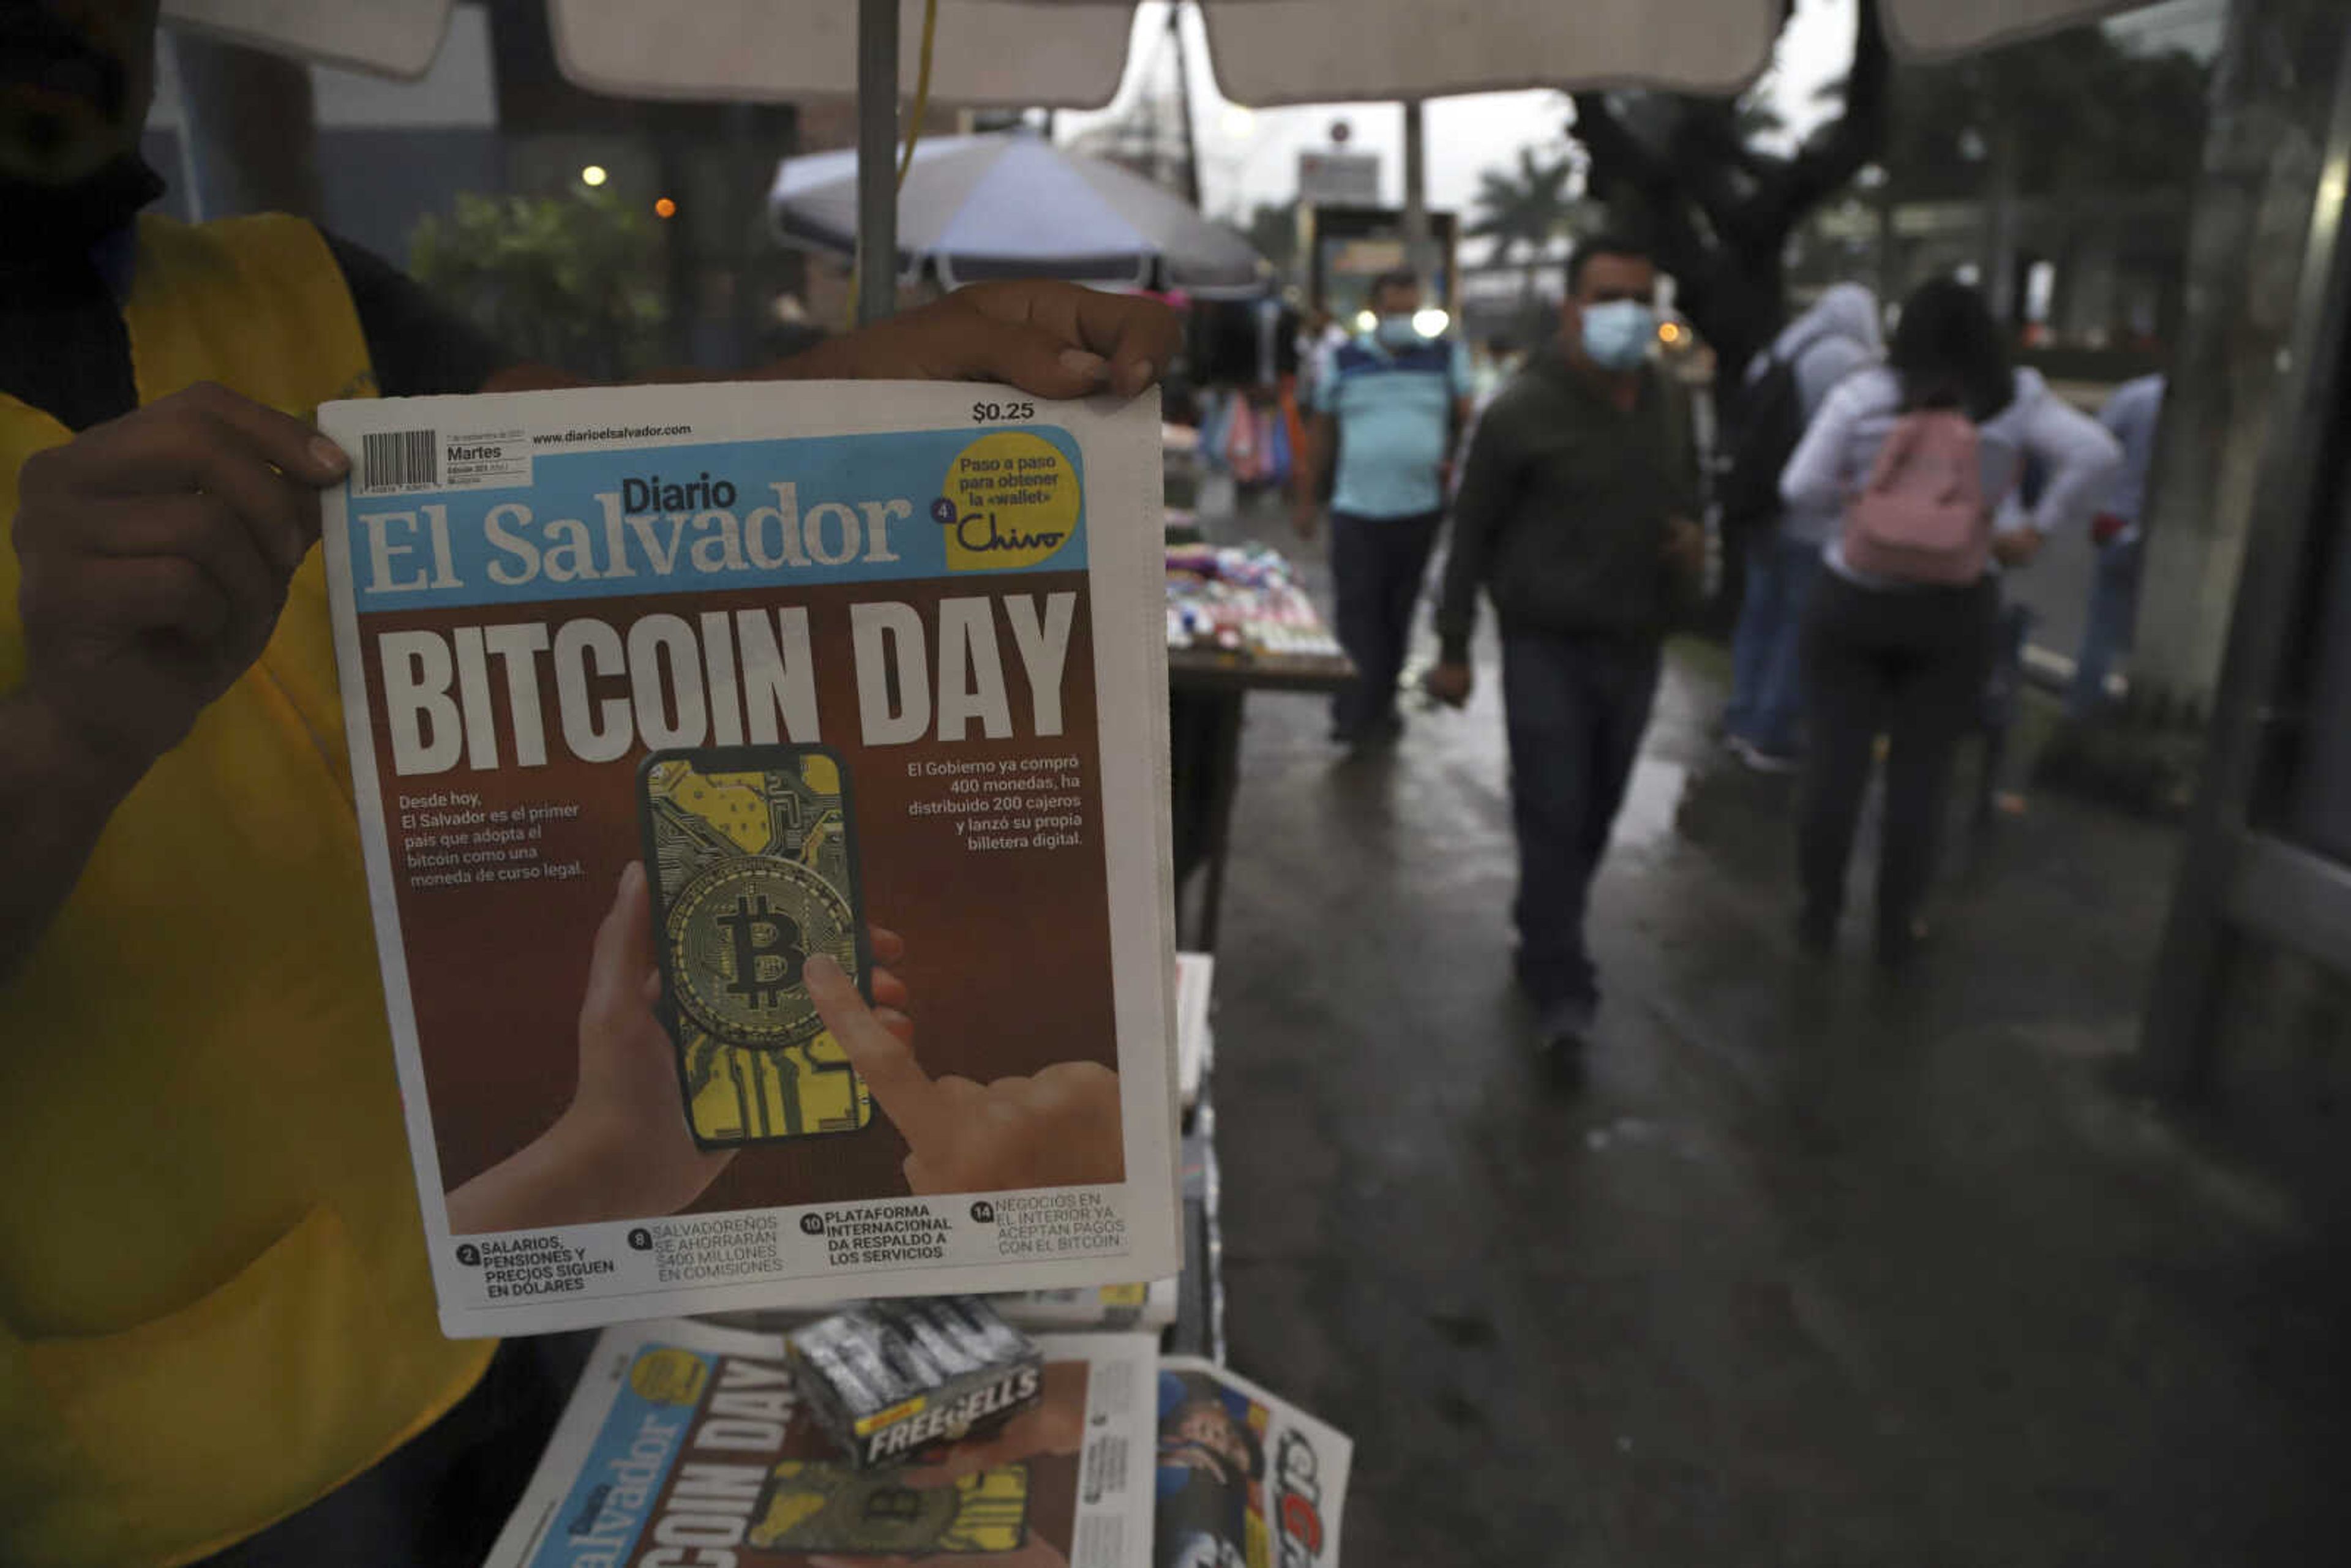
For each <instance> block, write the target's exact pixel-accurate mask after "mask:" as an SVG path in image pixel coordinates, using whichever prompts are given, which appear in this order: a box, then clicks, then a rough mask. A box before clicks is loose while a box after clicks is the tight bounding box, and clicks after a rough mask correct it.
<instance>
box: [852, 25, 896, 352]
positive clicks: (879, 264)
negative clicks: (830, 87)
mask: <svg viewBox="0 0 2351 1568" xmlns="http://www.w3.org/2000/svg"><path fill="white" fill-rule="evenodd" d="M897 164H898V0H857V324H858V325H859V326H861V327H862V326H864V325H866V324H867V323H868V322H872V321H879V320H881V319H883V317H884V316H887V315H889V314H890V312H891V311H893V309H895V308H897V305H898V167H897Z"/></svg>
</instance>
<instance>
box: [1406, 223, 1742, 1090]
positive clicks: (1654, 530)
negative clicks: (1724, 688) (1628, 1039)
mask: <svg viewBox="0 0 2351 1568" xmlns="http://www.w3.org/2000/svg"><path fill="white" fill-rule="evenodd" d="M1656 291H1657V269H1656V263H1655V262H1654V261H1653V260H1652V259H1651V258H1650V256H1649V254H1648V252H1647V250H1646V248H1645V247H1644V246H1640V245H1638V244H1635V243H1634V242H1632V241H1629V240H1625V239H1619V238H1614V237H1601V238H1595V239H1590V240H1586V241H1585V242H1584V243H1583V246H1580V247H1579V248H1578V249H1577V251H1576V254H1575V257H1574V260H1573V262H1572V263H1571V264H1570V266H1569V269H1568V293H1569V298H1568V299H1567V302H1566V305H1565V306H1564V308H1562V312H1561V317H1560V334H1559V338H1558V339H1557V340H1556V341H1554V342H1552V344H1550V345H1548V346H1546V347H1545V348H1543V349H1542V350H1540V351H1539V352H1538V353H1536V354H1535V355H1534V357H1533V358H1532V360H1531V362H1530V363H1529V365H1528V367H1527V369H1526V370H1525V371H1522V372H1521V373H1520V375H1519V377H1518V378H1517V379H1516V380H1515V381H1513V382H1511V383H1510V386H1509V387H1508V388H1506V389H1505V390H1504V391H1503V392H1502V393H1501V395H1500V396H1499V397H1497V398H1496V399H1495V400H1494V402H1493V403H1492V405H1491V406H1490V407H1489V408H1488V409H1487V410H1486V412H1485V413H1484V415H1483V417H1482V418H1480V420H1479V425H1478V434H1477V438H1476V440H1475V441H1473V442H1472V443H1471V444H1470V448H1469V456H1468V462H1467V464H1466V465H1465V472H1464V474H1463V476H1462V484H1461V490H1460V495H1459V497H1458V500H1457V501H1456V503H1455V510H1454V528H1453V543H1452V553H1451V556H1450V558H1449V559H1448V560H1447V566H1446V573H1445V584H1444V592H1443V597H1442V601H1441V602H1440V605H1439V608H1438V611H1437V632H1438V635H1439V637H1440V638H1441V639H1442V640H1443V643H1444V648H1443V653H1442V657H1441V662H1440V663H1439V664H1437V667H1436V668H1435V669H1434V670H1432V671H1431V672H1430V674H1429V675H1428V678H1427V686H1428V690H1429V693H1430V695H1434V696H1436V697H1437V698H1438V699H1439V700H1440V701H1444V702H1448V703H1451V704H1454V705H1455V706H1459V705H1461V704H1463V703H1465V702H1467V701H1468V697H1469V694H1470V689H1471V685H1472V675H1471V671H1470V665H1469V638H1470V632H1471V631H1472V629H1473V627H1474V624H1475V622H1476V619H1477V612H1478V594H1479V590H1480V589H1483V590H1484V591H1486V593H1487V594H1488V596H1489V598H1491V599H1492V601H1493V603H1494V613H1495V617H1496V619H1497V620H1498V621H1499V622H1500V625H1501V633H1502V706H1503V711H1504V718H1505V723H1506V725H1507V727H1508V732H1509V738H1510V800H1511V809H1512V813H1513V818H1514V821H1515V824H1516V827H1517V829H1518V840H1519V893H1518V902H1517V905H1516V911H1515V913H1516V918H1517V924H1518V932H1519V950H1518V977H1519V982H1520V986H1521V987H1522V988H1524V989H1525V991H1526V993H1527V995H1528V997H1529V998H1530V999H1531V1001H1532V1002H1533V1003H1534V1004H1535V1006H1536V1009H1538V1024H1537V1028H1538V1030H1539V1033H1540V1036H1541V1041H1542V1043H1543V1046H1544V1049H1545V1050H1546V1051H1548V1052H1549V1053H1551V1054H1552V1057H1553V1058H1554V1060H1555V1061H1558V1062H1559V1063H1560V1064H1561V1065H1563V1066H1564V1065H1569V1064H1572V1063H1573V1061H1574V1060H1575V1058H1576V1057H1577V1056H1578V1054H1579V1053H1580V1052H1581V1051H1582V1049H1583V1045H1584V1042H1585V1041H1586V1040H1587V1039H1588V1038H1589V1036H1590V1034H1591V1031H1592V1029H1593V1022H1594V1019H1596V1017H1597V1014H1598V1009H1599V1005H1600V987H1599V980H1598V975H1597V973H1596V972H1595V970H1594V968H1593V962H1592V956H1591V953H1590V950H1589V948H1588V947H1587V946H1586V944H1585V941H1584V930H1583V927H1584V910H1585V905H1586V904H1587V903H1588V901H1589V898H1590V894H1591V889H1592V878H1593V873H1594V872H1595V871H1596V870H1597V869H1598V867H1599V863H1600V858H1601V855H1602V852H1604V850H1605V849H1606V848H1607V845H1608V835H1609V831H1610V828H1611V827H1612V825H1613V824H1614V821H1615V818H1616V811H1617V808H1618V807H1619V806H1621V805H1622V804H1623V803H1624V799H1625V786H1626V784H1627V783H1628V782H1629V780H1630V779H1631V777H1632V772H1633V764H1634V760H1635V758H1636V757H1637V756H1638V755H1639V752H1640V746H1641V734H1642V731H1643V730H1644V729H1646V727H1647V726H1648V722H1649V709H1650V706H1651V705H1652V703H1653V702H1654V701H1655V699H1656V689H1657V667H1658V652H1659V647H1660V644H1661V643H1662V641H1663V639H1664V636H1665V632H1666V630H1667V626H1668V624H1669V623H1670V622H1671V621H1672V620H1673V619H1674V617H1675V616H1676V615H1677V613H1678V612H1681V611H1682V610H1684V609H1686V608H1687V604H1688V602H1689V601H1690V599H1691V598H1692V590H1694V589H1695V587H1696V584H1697V580H1698V573H1699V570H1701V568H1702V566H1703V564H1704V559H1705V546H1706V541H1705V536H1704V534H1703V533H1702V532H1701V531H1700V529H1699V528H1698V524H1697V522H1696V521H1695V520H1694V519H1695V518H1696V517H1697V516H1698V454H1697V446H1696V443H1695V441H1694V440H1693V438H1692V434H1691V425H1690V416H1689V407H1688V399H1687V396H1686V395H1685V394H1684V392H1682V389H1681V388H1680V387H1679V386H1678V385H1677V384H1676V383H1675V382H1673V381H1672V379H1671V378H1670V377H1668V376H1667V374H1666V373H1665V372H1664V371H1662V370H1660V369H1659V368H1658V367H1657V366H1656V365H1655V364H1653V363H1652V362H1651V356H1652V350H1654V349H1655V347H1656V341H1657V317H1656Z"/></svg>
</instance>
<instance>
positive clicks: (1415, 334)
mask: <svg viewBox="0 0 2351 1568" xmlns="http://www.w3.org/2000/svg"><path fill="white" fill-rule="evenodd" d="M1372 336H1373V338H1374V339H1375V340H1377V341H1378V343H1379V345H1380V347H1381V348H1383V349H1387V350H1391V351H1393V352H1395V353H1399V354H1400V353H1402V352H1404V351H1405V350H1406V349H1417V348H1419V347H1420V345H1421V344H1422V343H1423V342H1425V341H1426V339H1424V338H1422V337H1421V335H1420V329H1419V328H1417V327H1416V326H1414V325H1413V324H1412V317H1411V315H1410V314H1408V313H1407V314H1405V315H1400V316H1383V317H1381V318H1380V322H1379V325H1378V326H1376V327H1374V328H1373V329H1372Z"/></svg>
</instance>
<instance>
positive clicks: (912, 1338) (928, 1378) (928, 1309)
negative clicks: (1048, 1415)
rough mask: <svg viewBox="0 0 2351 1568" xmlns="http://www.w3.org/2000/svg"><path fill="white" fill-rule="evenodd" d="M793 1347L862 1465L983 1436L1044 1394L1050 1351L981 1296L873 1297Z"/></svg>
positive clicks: (824, 1417)
mask: <svg viewBox="0 0 2351 1568" xmlns="http://www.w3.org/2000/svg"><path fill="white" fill-rule="evenodd" d="M787 1344H788V1346H789V1351H790V1354H791V1364H792V1371H793V1375H794V1379H795V1381H796V1382H797V1383H798V1384H799V1389H800V1394H801V1396H802V1397H803V1398H804V1399H805V1400H806V1401H807V1402H808V1407H809V1409H810V1412H811V1413H812V1414H813V1415H814V1416H815V1417H816V1420H817V1424H818V1425H819V1426H820V1427H823V1428H824V1430H825V1431H826V1432H827V1433H828V1434H830V1435H831V1437H832V1439H833V1441H834V1442H836V1443H837V1444H839V1445H840V1447H841V1452H842V1453H844V1454H846V1455H848V1456H849V1457H850V1458H852V1460H853V1461H854V1462H855V1463H856V1464H857V1465H858V1466H860V1467H861V1468H863V1467H870V1466H880V1465H902V1464H908V1463H911V1462H914V1461H915V1460H918V1459H922V1458H926V1457H928V1456H929V1455H931V1454H932V1453H934V1452H935V1451H937V1450H938V1449H941V1448H946V1447H947V1446H948V1445H949V1444H952V1443H956V1442H960V1441H962V1440H963V1439H964V1438H966V1437H971V1436H973V1435H974V1434H980V1435H985V1434H987V1432H989V1431H991V1430H993V1429H994V1428H996V1427H1000V1426H1002V1425H1003V1424H1004V1423H1005V1422H1006V1421H1008V1420H1009V1419H1010V1418H1011V1417H1012V1416H1014V1415H1016V1414H1018V1413H1019V1411H1021V1410H1022V1409H1024V1408H1026V1407H1028V1406H1031V1405H1034V1404H1036V1403H1037V1402H1038V1400H1039V1399H1040V1398H1041V1397H1042V1396H1043V1394H1044V1388H1045V1375H1044V1374H1045V1360H1044V1355H1043V1353H1042V1352H1040V1350H1039V1349H1038V1347H1037V1345H1036V1343H1034V1342H1033V1341H1031V1340H1030V1339H1029V1336H1028V1335H1026V1334H1023V1333H1019V1332H1018V1331H1016V1330H1014V1329H1012V1328H1011V1327H1009V1326H1008V1325H1007V1324H1006V1323H1005V1322H1004V1320H1003V1319H1001V1318H999V1317H998V1316H997V1315H996V1312H995V1311H994V1310H993V1309H992V1308H990V1307H989V1306H988V1305H987V1302H985V1301H981V1300H979V1299H978V1298H977V1297H976V1296H935V1297H927V1298H921V1299H916V1300H911V1301H873V1302H869V1303H867V1304H865V1305H863V1306H858V1307H852V1308H850V1309H849V1310H848V1311H846V1312H835V1313H833V1314H832V1315H831V1317H827V1318H820V1319H819V1320H818V1321H817V1322H812V1323H810V1324H809V1325H808V1326H807V1327H805V1328H802V1329H799V1330H797V1331H795V1332H794V1333H792V1335H791V1337H790V1339H789V1341H788V1342H787Z"/></svg>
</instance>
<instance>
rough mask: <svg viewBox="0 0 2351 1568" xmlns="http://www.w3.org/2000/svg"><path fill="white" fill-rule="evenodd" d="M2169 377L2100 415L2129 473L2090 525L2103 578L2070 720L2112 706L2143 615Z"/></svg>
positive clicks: (2144, 382) (2142, 381)
mask: <svg viewBox="0 0 2351 1568" xmlns="http://www.w3.org/2000/svg"><path fill="white" fill-rule="evenodd" d="M2164 386H2165V382H2164V379H2163V377H2162V376H2160V375H2152V376H2140V377H2139V378H2138V379H2137V380H2136V381H2128V382H2124V383H2123V384H2122V385H2121V386H2119V387H2117V388H2116V389H2115V395H2114V396H2112V397H2110V398H2108V399H2107V400H2106V406H2105V407H2104V408H2102V409H2100V410H2099V411H2098V423H2100V424H2103V425H2105V427H2106V429H2107V430H2108V431H2110V432H2111V433H2112V434H2113V435H2114V438H2115V439H2116V441H2119V442H2121V443H2122V448H2123V466H2122V472H2121V473H2120V474H2119V475H2117V476H2116V478H2115V490H2114V495H2113V496H2112V497H2110V498H2109V499H2108V500H2107V502H2106V508H2105V510H2104V511H2102V512H2100V513H2099V514H2098V515H2097V517H2096V518H2095V520H2093V521H2092V523H2091V524H2090V538H2092V539H2093V540H2094V541H2095V543H2096V545H2097V547H2098V572H2097V576H2096V578H2095V579H2094V580H2093V581H2092V583H2091V585H2090V615H2089V622H2088V624H2087V625H2086V626H2085V628H2084V630H2083V632H2082V651H2081V653H2079V654H2077V655H2076V656H2075V658H2074V685H2073V688H2072V690H2070V691H2069V692H2068V693H2067V694H2066V697H2065V714H2066V716H2067V717H2069V718H2076V719H2081V718H2087V717H2089V716H2091V715H2093V714H2095V713H2096V712H2097V711H2098V710H2099V709H2100V708H2102V707H2104V706H2105V702H2106V676H2107V675H2108V674H2111V673H2112V672H2113V670H2114V667H2115V661H2116V659H2118V658H2120V657H2121V656H2122V655H2123V653H2125V652H2126V651H2127V650H2128V649H2129V647H2130V643H2131V622H2133V621H2134V620H2135V619H2136V618H2137V613H2138V564H2139V556H2140V554H2141V553H2142V550H2143V549H2144V546H2145V541H2146V535H2147V470H2148V469H2149V468H2151V467H2153V466H2154V465H2155V433H2156V426H2157V424H2158V423H2159V422H2160V421H2161V419H2162V417H2163V393H2164Z"/></svg>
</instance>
